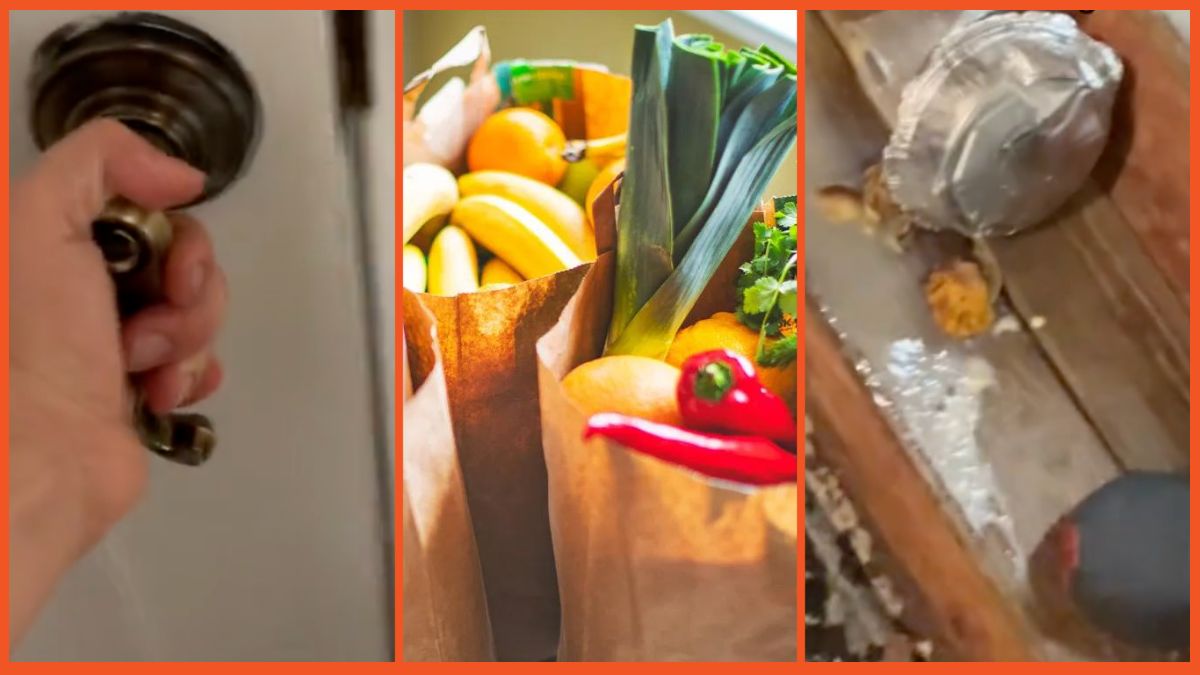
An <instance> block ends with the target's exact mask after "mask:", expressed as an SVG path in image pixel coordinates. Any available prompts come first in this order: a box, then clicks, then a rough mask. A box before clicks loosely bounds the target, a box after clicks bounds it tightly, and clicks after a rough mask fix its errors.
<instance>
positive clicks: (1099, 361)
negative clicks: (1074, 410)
mask: <svg viewBox="0 0 1200 675" xmlns="http://www.w3.org/2000/svg"><path fill="white" fill-rule="evenodd" d="M991 247H992V250H993V252H994V253H995V255H996V258H997V260H998V261H999V262H1000V266H1001V267H1002V268H1003V269H1004V272H1005V276H1006V278H1007V280H1008V282H1007V284H1006V286H1007V294H1008V297H1009V298H1010V300H1011V301H1012V303H1013V305H1014V306H1015V307H1016V308H1017V311H1018V312H1020V313H1021V314H1022V315H1023V316H1025V317H1035V316H1036V317H1041V318H1042V320H1044V321H1045V325H1044V327H1042V328H1039V329H1037V330H1035V331H1034V334H1035V335H1036V336H1037V337H1038V339H1039V341H1040V343H1041V344H1042V346H1043V348H1044V349H1045V350H1046V353H1047V354H1048V355H1049V356H1050V359H1051V360H1052V361H1053V362H1054V363H1055V364H1057V365H1058V368H1059V371H1060V373H1061V375H1062V378H1063V380H1064V382H1065V383H1066V385H1067V386H1068V387H1069V388H1070V389H1071V391H1073V392H1076V395H1077V396H1078V397H1079V400H1080V403H1081V404H1082V405H1083V407H1084V408H1085V409H1086V411H1087V414H1088V417H1089V418H1090V419H1091V421H1092V424H1093V425H1094V426H1095V427H1096V428H1097V429H1099V430H1100V433H1101V434H1102V435H1103V437H1104V439H1105V441H1106V442H1107V443H1108V445H1109V446H1110V448H1111V449H1112V451H1113V453H1114V454H1115V455H1116V456H1117V458H1118V459H1119V461H1120V463H1121V465H1122V466H1123V467H1124V468H1126V469H1153V470H1170V469H1182V468H1186V467H1187V465H1188V430H1189V424H1188V422H1189V393H1188V371H1189V357H1188V342H1187V335H1188V323H1187V321H1188V318H1187V315H1186V314H1185V312H1184V311H1183V306H1182V305H1181V304H1180V303H1179V299H1178V297H1176V296H1175V294H1174V293H1173V292H1172V291H1171V288H1170V287H1169V285H1168V284H1167V283H1166V280H1165V279H1164V278H1163V277H1162V275H1161V274H1159V273H1158V270H1157V269H1156V268H1155V267H1154V264H1153V262H1152V261H1151V260H1150V259H1149V258H1147V257H1146V256H1145V255H1143V254H1142V253H1141V251H1140V250H1139V248H1138V240H1137V236H1136V235H1135V234H1134V232H1133V231H1132V230H1131V229H1130V228H1129V227H1128V226H1127V225H1126V223H1125V222H1124V220H1122V219H1121V217H1120V215H1119V214H1118V213H1116V210H1115V208H1114V205H1113V203H1112V201H1110V200H1109V199H1107V198H1105V197H1104V195H1103V194H1101V193H1100V192H1099V191H1098V189H1097V188H1096V187H1095V186H1094V185H1088V186H1085V187H1084V189H1083V190H1082V191H1081V192H1080V193H1079V194H1078V195H1076V197H1075V198H1073V199H1072V200H1071V202H1070V203H1069V204H1068V205H1067V206H1066V208H1064V209H1063V211H1062V212H1061V213H1060V215H1058V216H1056V217H1055V219H1054V222H1053V223H1051V224H1049V225H1048V226H1046V227H1043V228H1038V229H1037V230H1034V231H1031V232H1028V233H1025V234H1022V235H1021V236H1017V237H1011V238H1008V239H998V240H995V241H993V242H992V243H991ZM1039 323H1040V322H1039Z"/></svg>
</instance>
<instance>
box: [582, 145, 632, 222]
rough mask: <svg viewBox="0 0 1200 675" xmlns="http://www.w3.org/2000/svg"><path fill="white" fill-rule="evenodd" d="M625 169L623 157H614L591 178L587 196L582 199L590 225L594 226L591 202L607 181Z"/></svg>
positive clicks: (606, 184)
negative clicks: (614, 158)
mask: <svg viewBox="0 0 1200 675" xmlns="http://www.w3.org/2000/svg"><path fill="white" fill-rule="evenodd" d="M624 170H625V158H624V157H622V158H621V159H616V160H613V161H611V162H609V163H608V165H607V166H605V167H604V168H603V169H600V173H598V174H596V178H595V179H594V180H592V184H591V186H590V187H588V191H587V197H585V198H584V201H583V210H584V211H585V212H586V213H587V218H588V222H589V223H591V224H592V227H595V226H596V219H595V218H594V217H593V216H592V202H594V201H596V197H599V196H600V193H601V192H603V191H604V188H606V187H608V185H609V183H611V182H613V181H614V180H616V179H617V176H619V175H621V172H622V171H624Z"/></svg>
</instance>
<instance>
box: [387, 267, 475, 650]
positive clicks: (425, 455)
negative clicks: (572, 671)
mask: <svg viewBox="0 0 1200 675" xmlns="http://www.w3.org/2000/svg"><path fill="white" fill-rule="evenodd" d="M403 301H404V340H405V341H404V354H403V357H402V362H403V363H402V367H403V369H404V378H403V379H404V382H405V383H406V390H407V389H408V386H407V383H408V382H410V381H411V382H412V383H413V387H412V392H411V394H409V392H408V391H406V392H405V399H404V445H403V457H402V461H403V470H404V479H403V487H402V496H401V499H402V502H403V504H402V506H403V512H404V513H403V518H404V520H403V527H404V548H403V558H404V560H403V594H404V598H403V611H404V614H403V640H404V644H403V645H402V646H401V659H402V660H404V661H490V660H492V659H493V658H494V653H493V649H492V634H491V626H490V624H489V622H488V613H487V602H486V600H485V599H484V592H483V577H482V574H481V572H480V567H479V555H478V552H477V550H476V547H475V532H474V530H473V527H472V525H471V513H470V509H469V508H468V506H467V497H466V490H465V488H464V486H463V481H462V473H461V471H460V469H459V464H458V453H457V450H456V449H455V445H454V430H453V428H452V427H451V424H450V410H449V401H448V400H447V398H446V380H445V376H444V373H443V370H442V366H441V363H440V361H439V357H438V347H437V335H436V328H435V327H434V324H433V317H432V316H431V315H430V314H429V313H428V312H426V311H424V310H423V309H422V308H421V307H420V304H419V303H418V302H417V299H416V297H415V296H414V295H413V294H412V293H409V292H407V291H405V292H404V299H403Z"/></svg>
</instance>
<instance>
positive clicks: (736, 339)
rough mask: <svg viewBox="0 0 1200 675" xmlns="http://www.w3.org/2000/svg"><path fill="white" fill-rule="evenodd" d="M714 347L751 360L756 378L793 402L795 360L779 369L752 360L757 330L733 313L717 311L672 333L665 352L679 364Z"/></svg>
mask: <svg viewBox="0 0 1200 675" xmlns="http://www.w3.org/2000/svg"><path fill="white" fill-rule="evenodd" d="M714 349H728V350H729V351H731V352H733V353H735V354H741V355H742V356H744V357H746V358H747V359H750V362H751V363H754V370H755V373H756V374H757V375H758V379H759V381H760V382H762V383H763V385H765V386H766V388H767V389H770V390H771V391H773V392H775V393H776V394H777V395H779V396H780V397H781V398H783V400H785V401H787V402H788V404H789V405H793V406H794V405H795V404H796V362H795V361H792V362H791V363H790V364H788V365H787V366H784V367H782V368H779V367H777V368H763V367H762V366H759V365H758V364H757V363H755V362H754V353H755V351H756V350H757V349H758V333H757V332H756V331H754V330H753V329H751V328H749V327H747V326H746V324H744V323H742V322H741V321H738V318H737V315H736V314H734V313H733V312H717V313H716V314H713V315H712V316H710V317H708V318H707V319H701V320H700V321H697V322H696V323H694V324H692V325H691V326H688V327H687V328H684V329H683V330H681V331H679V333H678V334H676V335H675V341H674V342H672V343H671V348H670V349H669V350H668V351H667V363H670V364H671V365H673V366H675V367H680V366H682V365H683V362H684V361H686V360H688V357H690V356H693V355H695V354H700V353H702V352H707V351H712V350H714Z"/></svg>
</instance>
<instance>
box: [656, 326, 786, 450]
mask: <svg viewBox="0 0 1200 675" xmlns="http://www.w3.org/2000/svg"><path fill="white" fill-rule="evenodd" d="M676 396H677V397H678V401H679V412H680V413H682V415H683V421H684V423H685V424H687V425H688V426H689V427H692V428H694V429H704V430H707V431H722V432H727V433H735V434H747V435H752V436H766V437H767V438H770V439H772V440H775V441H779V442H781V443H783V444H785V445H787V446H788V447H795V446H796V420H795V419H794V418H793V417H792V411H791V409H790V408H789V407H788V404H787V403H785V402H784V400H783V399H782V398H780V397H778V396H776V395H775V394H774V393H772V392H771V390H769V389H767V388H766V387H765V386H763V383H762V382H760V381H759V380H758V376H757V375H755V373H754V366H753V365H752V364H751V363H750V360H749V359H747V358H746V357H744V356H742V355H740V354H735V353H733V352H731V351H729V350H727V349H716V350H713V351H710V352H703V353H701V354H696V355H694V356H692V357H690V358H689V359H688V360H687V361H684V362H683V374H682V375H681V376H680V378H679V386H678V387H677V388H676Z"/></svg>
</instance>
